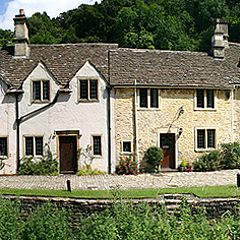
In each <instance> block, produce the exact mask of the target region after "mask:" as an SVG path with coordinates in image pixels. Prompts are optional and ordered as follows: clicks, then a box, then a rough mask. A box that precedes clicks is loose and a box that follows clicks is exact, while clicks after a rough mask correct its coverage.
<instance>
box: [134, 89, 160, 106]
mask: <svg viewBox="0 0 240 240" xmlns="http://www.w3.org/2000/svg"><path fill="white" fill-rule="evenodd" d="M138 91H139V92H138V93H139V107H140V108H159V89H156V88H150V89H147V88H140V89H139V90H138Z"/></svg>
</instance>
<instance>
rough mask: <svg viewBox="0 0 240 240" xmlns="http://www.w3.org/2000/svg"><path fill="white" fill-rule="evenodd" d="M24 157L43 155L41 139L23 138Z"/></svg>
mask: <svg viewBox="0 0 240 240" xmlns="http://www.w3.org/2000/svg"><path fill="white" fill-rule="evenodd" d="M25 155H27V156H29V155H31V156H42V155H43V137H25Z"/></svg>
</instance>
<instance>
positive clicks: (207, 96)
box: [196, 89, 215, 109]
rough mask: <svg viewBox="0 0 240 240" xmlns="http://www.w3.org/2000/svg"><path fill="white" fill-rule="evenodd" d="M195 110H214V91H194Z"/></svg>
mask: <svg viewBox="0 0 240 240" xmlns="http://www.w3.org/2000/svg"><path fill="white" fill-rule="evenodd" d="M196 109H215V96H214V90H212V89H207V90H204V89H197V90H196Z"/></svg>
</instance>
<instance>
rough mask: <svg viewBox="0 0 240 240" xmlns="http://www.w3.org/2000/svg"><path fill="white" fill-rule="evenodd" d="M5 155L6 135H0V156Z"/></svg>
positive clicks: (6, 153)
mask: <svg viewBox="0 0 240 240" xmlns="http://www.w3.org/2000/svg"><path fill="white" fill-rule="evenodd" d="M7 155H8V141H7V137H0V156H1V157H6V156H7Z"/></svg>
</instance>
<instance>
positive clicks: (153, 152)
mask: <svg viewBox="0 0 240 240" xmlns="http://www.w3.org/2000/svg"><path fill="white" fill-rule="evenodd" d="M144 160H145V161H146V163H147V164H146V166H145V167H144V168H145V171H146V172H158V171H159V166H160V164H161V161H162V149H161V148H160V147H155V146H153V147H150V148H149V149H148V150H147V151H146V152H145V154H144Z"/></svg>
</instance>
